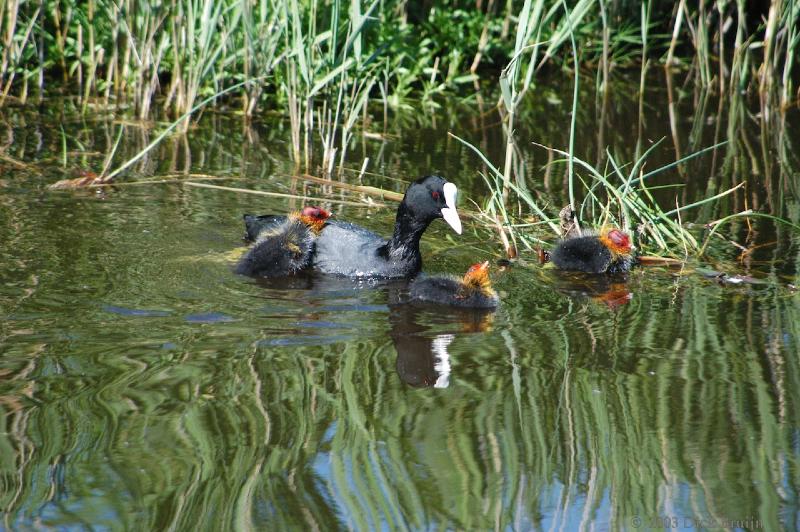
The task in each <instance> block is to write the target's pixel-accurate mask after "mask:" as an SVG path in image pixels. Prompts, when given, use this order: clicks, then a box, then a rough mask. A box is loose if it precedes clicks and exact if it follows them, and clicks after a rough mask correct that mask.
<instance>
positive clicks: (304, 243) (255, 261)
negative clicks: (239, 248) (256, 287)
mask: <svg viewBox="0 0 800 532" xmlns="http://www.w3.org/2000/svg"><path fill="white" fill-rule="evenodd" d="M314 239H315V238H314V233H313V231H312V230H311V229H310V228H309V227H308V226H307V225H306V224H304V223H303V222H302V221H301V220H300V219H297V218H291V217H289V218H288V219H285V220H284V222H283V224H282V225H277V226H276V227H274V228H272V229H266V230H262V232H261V234H260V235H259V236H258V238H257V239H256V242H255V244H253V247H252V248H250V249H249V250H248V251H247V253H246V254H245V255H244V257H242V258H241V260H240V261H239V263H238V264H237V265H236V270H235V271H236V273H238V274H242V275H250V276H258V277H282V276H286V275H294V274H296V273H297V272H299V271H301V270H304V269H306V268H307V267H308V266H310V264H311V254H312V253H313V251H314Z"/></svg>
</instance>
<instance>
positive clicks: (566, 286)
mask: <svg viewBox="0 0 800 532" xmlns="http://www.w3.org/2000/svg"><path fill="white" fill-rule="evenodd" d="M556 279H557V280H556V284H555V286H556V290H558V291H560V292H562V293H565V294H568V295H571V296H586V297H589V299H591V300H592V301H594V302H596V303H600V304H603V305H605V306H607V307H608V308H609V309H611V310H617V309H619V308H620V307H623V306H625V305H627V304H628V303H630V301H631V300H632V299H633V292H631V290H630V289H629V288H628V277H627V275H622V274H617V275H591V274H582V273H568V274H567V273H559V275H558V276H557V278H556Z"/></svg>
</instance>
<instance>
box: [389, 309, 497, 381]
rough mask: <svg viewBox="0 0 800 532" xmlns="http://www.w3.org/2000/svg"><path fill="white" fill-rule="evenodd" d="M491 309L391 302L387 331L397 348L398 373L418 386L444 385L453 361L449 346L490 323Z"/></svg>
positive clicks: (484, 328) (482, 330)
mask: <svg viewBox="0 0 800 532" xmlns="http://www.w3.org/2000/svg"><path fill="white" fill-rule="evenodd" d="M492 314H493V313H492V311H491V310H485V309H484V310H476V309H453V308H452V307H444V306H439V305H424V306H423V305H417V304H395V305H390V313H389V325H390V327H391V330H390V332H389V334H390V335H391V337H392V343H393V344H394V348H395V350H396V351H397V362H396V368H397V375H398V376H399V377H400V379H401V380H402V381H403V382H405V383H406V384H408V385H410V386H414V387H417V388H423V387H431V386H432V387H434V388H447V387H448V386H449V385H450V375H451V372H452V371H453V368H454V366H456V362H455V361H454V360H453V357H452V356H451V354H450V351H449V349H450V345H451V344H452V343H453V341H454V340H455V339H456V338H457V337H459V336H464V335H467V334H471V333H477V332H484V331H487V330H489V329H490V328H491V326H492V321H493V317H492Z"/></svg>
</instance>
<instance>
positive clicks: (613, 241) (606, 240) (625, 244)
mask: <svg viewBox="0 0 800 532" xmlns="http://www.w3.org/2000/svg"><path fill="white" fill-rule="evenodd" d="M598 238H599V240H600V242H602V243H603V245H604V246H605V247H606V248H607V249H608V250H609V251H610V252H611V256H612V257H613V259H614V260H618V259H620V258H626V257H629V256H630V254H631V251H632V250H633V248H632V247H631V237H629V236H628V235H627V234H626V233H623V232H622V231H620V230H619V229H614V228H610V227H606V228H604V229H603V230H602V231H600V235H599V236H598Z"/></svg>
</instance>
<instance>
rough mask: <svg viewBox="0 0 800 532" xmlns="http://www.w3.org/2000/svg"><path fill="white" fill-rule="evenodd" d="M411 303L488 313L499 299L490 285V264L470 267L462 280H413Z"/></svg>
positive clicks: (454, 278) (434, 278)
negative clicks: (482, 310) (487, 310)
mask: <svg viewBox="0 0 800 532" xmlns="http://www.w3.org/2000/svg"><path fill="white" fill-rule="evenodd" d="M409 291H410V296H411V301H419V302H424V303H438V304H440V305H450V306H453V307H462V308H476V309H490V308H495V307H496V306H497V304H498V303H499V298H498V297H497V294H496V293H495V291H494V290H492V284H491V282H490V281H489V261H486V262H481V263H478V264H473V265H472V266H470V268H469V269H468V270H467V273H466V274H465V275H464V278H463V279H459V278H458V277H451V276H431V277H420V278H418V279H415V280H414V281H413V282H412V283H411V286H410V287H409Z"/></svg>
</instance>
